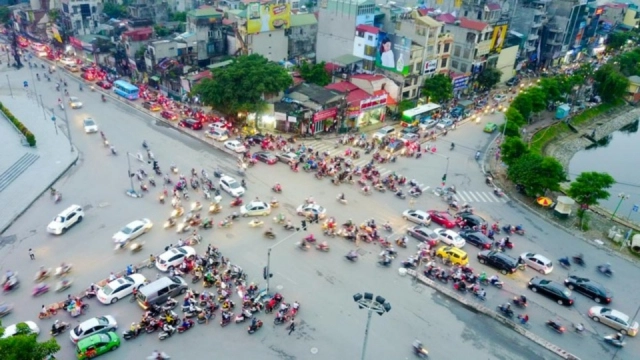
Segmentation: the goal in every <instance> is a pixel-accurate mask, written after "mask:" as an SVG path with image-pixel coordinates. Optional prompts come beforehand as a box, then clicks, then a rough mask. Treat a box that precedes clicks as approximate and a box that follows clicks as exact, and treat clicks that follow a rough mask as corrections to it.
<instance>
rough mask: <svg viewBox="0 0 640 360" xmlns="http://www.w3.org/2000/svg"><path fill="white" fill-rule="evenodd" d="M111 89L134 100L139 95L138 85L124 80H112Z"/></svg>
mask: <svg viewBox="0 0 640 360" xmlns="http://www.w3.org/2000/svg"><path fill="white" fill-rule="evenodd" d="M113 91H114V92H115V93H116V94H118V95H120V96H122V97H123V98H127V99H129V100H135V99H137V98H138V96H139V92H140V90H139V89H138V87H136V86H133V85H131V84H129V83H128V82H126V81H124V80H116V81H114V82H113Z"/></svg>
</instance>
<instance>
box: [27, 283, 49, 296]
mask: <svg viewBox="0 0 640 360" xmlns="http://www.w3.org/2000/svg"><path fill="white" fill-rule="evenodd" d="M48 291H49V285H47V284H38V285H36V287H35V288H33V291H32V292H31V295H32V296H34V297H35V296H40V295H42V294H44V293H46V292H48Z"/></svg>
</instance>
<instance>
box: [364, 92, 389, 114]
mask: <svg viewBox="0 0 640 360" xmlns="http://www.w3.org/2000/svg"><path fill="white" fill-rule="evenodd" d="M384 105H387V94H382V95H378V96H376V97H373V98H369V99H365V100H362V101H360V110H361V111H367V110H371V109H373V108H377V107H380V106H384Z"/></svg>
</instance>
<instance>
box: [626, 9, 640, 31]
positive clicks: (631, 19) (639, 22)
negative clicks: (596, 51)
mask: <svg viewBox="0 0 640 360" xmlns="http://www.w3.org/2000/svg"><path fill="white" fill-rule="evenodd" d="M622 23H623V24H624V25H625V26H626V27H627V28H629V29H636V30H638V29H640V10H639V9H638V5H636V4H629V8H628V9H627V12H626V13H625V14H624V19H623V20H622Z"/></svg>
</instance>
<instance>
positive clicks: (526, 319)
mask: <svg viewBox="0 0 640 360" xmlns="http://www.w3.org/2000/svg"><path fill="white" fill-rule="evenodd" d="M518 319H520V323H521V324H522V325H524V324H526V323H528V322H529V315H527V314H524V315H518Z"/></svg>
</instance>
